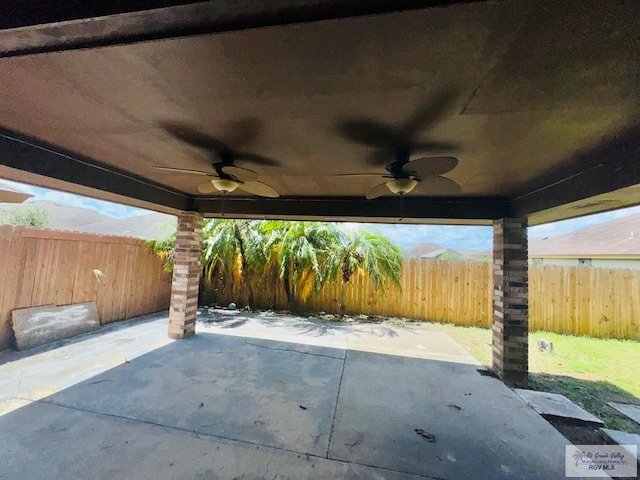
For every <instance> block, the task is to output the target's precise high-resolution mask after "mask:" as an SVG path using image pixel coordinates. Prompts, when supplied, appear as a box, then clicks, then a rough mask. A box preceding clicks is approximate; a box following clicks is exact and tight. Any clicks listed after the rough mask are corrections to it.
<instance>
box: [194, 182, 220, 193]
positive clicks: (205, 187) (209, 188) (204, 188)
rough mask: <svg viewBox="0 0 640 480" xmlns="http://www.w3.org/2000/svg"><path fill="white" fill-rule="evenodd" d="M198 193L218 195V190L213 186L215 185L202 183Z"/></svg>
mask: <svg viewBox="0 0 640 480" xmlns="http://www.w3.org/2000/svg"><path fill="white" fill-rule="evenodd" d="M198 191H199V192H200V193H204V194H209V193H216V192H217V191H218V189H217V188H216V187H214V186H213V183H211V182H207V183H201V184H200V185H198Z"/></svg>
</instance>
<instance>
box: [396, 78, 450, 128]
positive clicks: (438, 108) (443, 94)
mask: <svg viewBox="0 0 640 480" xmlns="http://www.w3.org/2000/svg"><path fill="white" fill-rule="evenodd" d="M457 97H458V91H457V89H455V88H444V89H442V90H440V91H439V92H438V93H437V94H436V95H434V96H433V97H432V98H431V99H430V100H429V101H428V102H426V103H425V104H424V105H422V106H421V107H420V108H419V109H418V110H417V111H416V112H414V114H413V115H412V116H411V118H410V119H409V120H407V122H406V123H405V124H404V126H403V127H402V130H401V131H400V137H401V138H404V139H407V140H411V139H414V138H415V137H416V135H417V134H418V133H420V132H422V131H425V130H427V129H429V128H430V127H431V126H432V125H433V124H435V123H436V122H437V121H438V120H440V119H441V118H442V117H443V116H444V115H445V114H446V113H447V111H448V110H449V109H450V108H451V107H452V106H453V103H454V102H455V100H456V98H457Z"/></svg>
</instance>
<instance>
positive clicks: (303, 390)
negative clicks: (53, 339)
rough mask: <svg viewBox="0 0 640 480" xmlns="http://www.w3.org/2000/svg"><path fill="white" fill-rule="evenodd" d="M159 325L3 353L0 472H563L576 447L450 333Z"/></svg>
mask: <svg viewBox="0 0 640 480" xmlns="http://www.w3.org/2000/svg"><path fill="white" fill-rule="evenodd" d="M166 328H167V317H166V315H155V316H149V317H147V318H143V319H139V320H134V321H131V322H127V323H125V324H121V325H115V326H111V327H107V329H106V330H104V331H102V332H101V333H96V334H88V335H86V336H84V337H82V338H80V339H77V340H74V341H63V342H61V343H60V344H58V345H56V348H50V349H45V348H40V350H38V351H35V352H31V353H27V352H24V353H18V352H15V353H12V354H8V355H5V356H2V357H0V375H1V376H2V378H3V389H2V391H3V395H4V397H0V432H2V435H0V465H2V467H1V468H0V475H2V478H6V479H19V478H20V479H22V478H29V479H40V478H41V479H48V478H60V479H63V478H97V477H100V478H107V477H108V478H114V479H116V478H136V479H158V478H173V479H178V478H185V479H186V478H189V479H194V478H220V479H232V478H247V479H253V478H265V479H275V478H291V479H304V478H309V479H311V478H313V479H335V478H345V479H407V480H408V479H421V478H424V479H447V480H452V479H462V478H496V479H497V478H510V479H536V478H539V479H548V478H562V476H563V475H564V446H565V444H567V440H566V439H565V438H564V437H563V436H562V435H560V434H559V433H558V432H557V431H556V430H555V429H554V428H553V427H552V426H551V425H550V424H549V423H547V422H546V421H545V420H544V419H542V417H540V416H539V415H538V414H536V413H535V412H534V411H533V410H532V409H531V408H530V407H529V406H528V405H527V404H525V403H524V402H523V401H522V400H521V399H520V398H519V397H518V396H516V395H515V394H514V393H513V391H511V390H510V389H508V388H507V387H505V386H504V385H503V384H502V383H501V382H500V381H499V380H497V379H495V378H492V377H487V376H482V375H480V373H479V372H478V368H479V365H478V364H477V363H476V362H475V360H474V359H473V358H472V357H470V355H469V354H468V353H467V352H466V351H465V350H463V349H462V348H461V347H459V346H458V345H457V344H456V343H455V342H454V341H453V340H451V338H449V337H448V336H447V335H445V334H442V333H438V332H432V331H421V330H416V329H412V328H405V327H393V326H391V327H389V326H381V325H355V326H347V325H345V324H341V323H337V322H326V321H324V322H323V321H309V320H307V319H305V318H295V317H294V318H285V317H281V316H278V315H272V316H267V317H260V318H258V319H257V321H256V317H255V316H254V317H253V318H252V319H247V318H244V317H243V315H242V314H241V313H240V314H238V315H236V316H235V317H231V318H229V317H227V320H226V321H223V322H214V323H202V324H200V323H199V326H198V331H199V334H198V335H196V336H194V337H192V338H189V339H188V340H184V341H172V340H169V339H167V338H166ZM264 337H267V338H264ZM416 430H418V432H420V431H421V430H422V431H423V432H424V433H418V432H416Z"/></svg>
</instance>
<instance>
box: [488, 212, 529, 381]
mask: <svg viewBox="0 0 640 480" xmlns="http://www.w3.org/2000/svg"><path fill="white" fill-rule="evenodd" d="M528 276H529V275H528V262H527V219H526V218H502V219H499V220H495V221H494V222H493V369H494V370H495V372H496V373H497V374H498V376H499V377H500V378H501V379H502V380H503V381H504V382H505V383H507V384H510V385H513V386H526V384H527V376H528V371H529V349H528V341H529V339H528V332H529V325H528V307H529V304H528V302H529V299H528Z"/></svg>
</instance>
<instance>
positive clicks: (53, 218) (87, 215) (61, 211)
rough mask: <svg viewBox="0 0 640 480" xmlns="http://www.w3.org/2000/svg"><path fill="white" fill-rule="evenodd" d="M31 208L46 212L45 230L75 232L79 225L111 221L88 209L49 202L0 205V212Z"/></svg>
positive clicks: (105, 216)
mask: <svg viewBox="0 0 640 480" xmlns="http://www.w3.org/2000/svg"><path fill="white" fill-rule="evenodd" d="M33 208H37V209H40V210H44V211H46V212H47V228H54V229H61V230H75V229H76V228H77V227H79V226H80V225H87V224H89V223H97V222H103V221H105V220H111V217H109V216H107V215H103V214H101V213H98V212H96V211H94V210H90V209H88V208H79V207H69V206H67V205H58V204H57V203H54V202H50V201H36V202H26V203H19V204H11V203H7V204H0V210H30V209H33Z"/></svg>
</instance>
